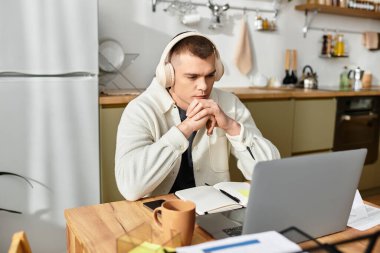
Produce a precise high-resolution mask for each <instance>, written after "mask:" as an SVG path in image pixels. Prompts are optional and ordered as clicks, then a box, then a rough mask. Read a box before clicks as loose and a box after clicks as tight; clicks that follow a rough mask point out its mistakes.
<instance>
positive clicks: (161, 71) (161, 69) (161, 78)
mask: <svg viewBox="0 0 380 253" xmlns="http://www.w3.org/2000/svg"><path fill="white" fill-rule="evenodd" d="M156 79H157V81H158V83H160V84H161V85H162V86H166V75H165V65H164V64H162V63H159V64H158V65H157V67H156Z"/></svg>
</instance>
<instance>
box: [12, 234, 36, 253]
mask: <svg viewBox="0 0 380 253" xmlns="http://www.w3.org/2000/svg"><path fill="white" fill-rule="evenodd" d="M8 253H32V250H31V249H30V245H29V241H28V238H27V237H26V233H25V232H24V231H20V232H17V233H14V234H13V237H12V243H11V246H10V247H9V250H8Z"/></svg>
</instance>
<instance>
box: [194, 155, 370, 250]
mask: <svg viewBox="0 0 380 253" xmlns="http://www.w3.org/2000/svg"><path fill="white" fill-rule="evenodd" d="M366 154H367V149H357V150H348V151H339V152H331V153H319V154H313V155H304V156H295V157H290V158H284V159H280V160H272V161H263V162H258V163H257V164H256V166H255V169H254V173H253V177H252V181H251V188H250V193H249V199H248V205H247V208H242V209H237V210H232V211H227V212H221V213H214V214H208V215H202V216H198V217H197V223H198V224H199V225H200V226H201V227H202V228H203V229H204V230H206V231H207V232H208V233H210V234H211V235H212V236H213V237H214V238H216V239H220V238H226V237H229V236H234V235H238V234H250V233H259V232H264V231H269V230H275V231H278V232H280V231H282V230H285V229H287V228H289V227H291V226H294V227H297V228H298V229H300V230H302V231H303V232H306V233H307V234H309V235H310V236H312V237H314V238H317V237H320V236H324V235H327V234H332V233H335V232H339V231H342V230H344V229H345V228H346V226H347V221H348V218H349V215H350V211H351V207H352V202H353V200H354V196H355V191H356V189H357V186H358V183H359V179H360V175H361V172H362V168H363V165H364V160H365V156H366ZM290 239H292V240H293V241H296V242H300V241H303V240H306V238H304V239H302V238H298V237H295V238H290Z"/></svg>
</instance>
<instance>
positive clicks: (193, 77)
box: [188, 76, 197, 80]
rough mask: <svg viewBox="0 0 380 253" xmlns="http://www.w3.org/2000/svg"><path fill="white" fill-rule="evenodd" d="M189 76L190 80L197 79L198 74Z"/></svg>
mask: <svg viewBox="0 0 380 253" xmlns="http://www.w3.org/2000/svg"><path fill="white" fill-rule="evenodd" d="M188 78H189V79H190V80H195V79H197V77H196V76H189V77H188Z"/></svg>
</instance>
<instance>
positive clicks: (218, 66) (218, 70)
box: [215, 57, 224, 81]
mask: <svg viewBox="0 0 380 253" xmlns="http://www.w3.org/2000/svg"><path fill="white" fill-rule="evenodd" d="M223 74H224V66H223V63H222V61H221V60H220V58H219V57H216V59H215V81H219V80H220V79H221V78H222V76H223Z"/></svg>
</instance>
